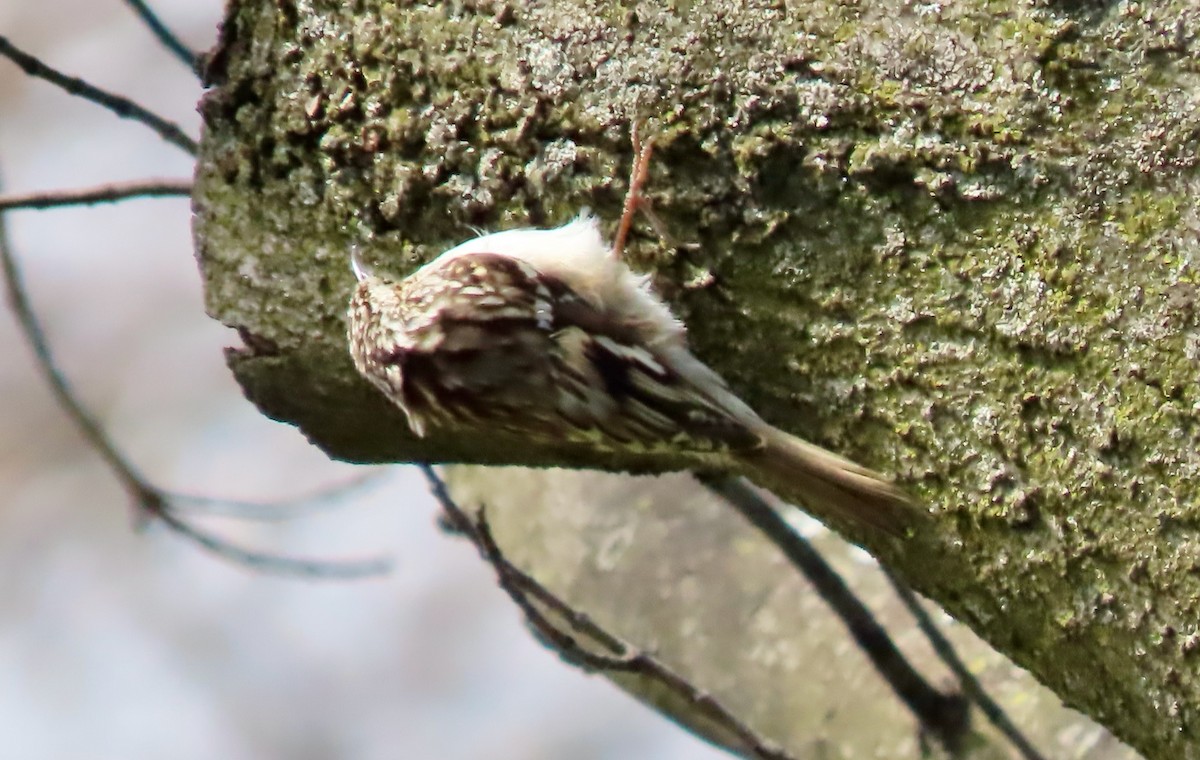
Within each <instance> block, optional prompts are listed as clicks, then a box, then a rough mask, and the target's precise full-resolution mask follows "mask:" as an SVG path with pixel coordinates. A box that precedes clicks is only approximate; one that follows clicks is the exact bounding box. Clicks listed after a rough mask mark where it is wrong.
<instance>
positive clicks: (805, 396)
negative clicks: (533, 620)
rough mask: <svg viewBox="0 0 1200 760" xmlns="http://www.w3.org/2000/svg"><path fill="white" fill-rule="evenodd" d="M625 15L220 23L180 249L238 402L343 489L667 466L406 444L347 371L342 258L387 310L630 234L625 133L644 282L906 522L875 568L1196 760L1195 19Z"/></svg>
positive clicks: (877, 12) (1153, 745) (771, 11)
mask: <svg viewBox="0 0 1200 760" xmlns="http://www.w3.org/2000/svg"><path fill="white" fill-rule="evenodd" d="M626 7H627V6H626V4H621V3H613V2H600V0H594V1H593V2H591V3H583V4H580V3H561V4H552V3H527V4H522V5H521V6H520V7H519V8H518V7H515V6H513V5H512V4H507V5H505V4H489V3H464V4H460V5H456V6H454V9H453V10H447V9H446V8H443V7H437V8H433V7H430V6H411V7H410V6H404V7H399V6H396V5H394V4H390V3H382V2H381V3H372V2H368V3H364V4H362V5H361V6H355V7H354V8H356V9H357V15H356V16H352V15H351V14H352V13H353V12H354V10H353V9H351V8H350V7H338V8H337V9H336V10H330V11H328V13H329V15H326V16H322V17H321V18H319V19H314V18H299V17H297V16H296V15H295V14H289V13H287V12H282V11H280V10H279V9H278V7H277V6H276V5H274V4H271V3H267V2H260V1H258V0H255V1H253V2H252V1H251V0H244V1H243V2H241V3H236V2H235V3H233V4H232V5H231V7H230V12H229V14H230V15H229V18H228V20H227V23H226V24H225V27H224V37H223V40H222V44H221V46H220V47H219V49H218V50H217V51H216V52H215V54H214V55H213V56H212V58H211V59H210V62H209V70H208V76H209V78H210V80H211V82H212V84H213V85H214V89H213V91H212V93H211V95H210V96H209V97H208V98H207V99H206V102H205V105H204V116H205V120H206V125H207V130H206V137H205V142H204V145H203V147H202V151H201V159H200V160H201V165H200V171H199V175H198V183H197V190H196V200H195V203H196V207H197V213H198V217H197V227H196V237H197V245H198V250H199V254H200V258H201V263H202V266H203V268H204V274H205V278H206V281H207V285H208V304H209V308H210V310H211V311H212V313H213V314H214V316H216V317H217V318H218V319H220V320H222V321H223V322H225V323H227V324H230V325H234V326H236V327H238V328H239V329H240V330H241V332H242V335H243V336H244V339H245V342H246V346H245V347H244V348H242V349H239V350H237V351H234V352H232V353H231V355H230V362H231V365H232V367H233V369H234V371H235V373H236V374H237V376H238V378H239V380H240V381H241V383H242V384H243V387H244V388H245V389H246V392H247V395H248V396H249V397H250V398H251V399H252V400H254V401H255V402H256V403H258V404H259V405H260V407H261V408H262V409H263V410H264V412H266V413H267V414H270V415H272V416H274V417H277V418H280V419H285V420H288V421H291V422H293V423H295V424H298V425H300V426H301V428H302V429H303V430H304V431H305V432H306V433H307V434H308V435H309V436H310V437H311V438H312V439H313V440H314V441H315V442H317V443H318V444H319V445H321V446H322V447H324V448H325V449H326V450H327V451H329V452H330V453H331V454H333V455H334V456H339V457H343V458H346V459H351V460H358V461H385V460H397V459H400V460H402V459H427V460H434V461H467V462H481V463H523V464H529V465H566V466H571V465H587V466H594V467H610V468H618V469H629V470H634V471H639V472H645V471H655V470H661V469H669V468H671V467H673V466H675V465H677V464H678V462H672V461H670V460H669V459H655V460H645V459H642V458H635V457H617V456H614V457H607V458H602V459H598V458H596V457H594V456H591V455H589V453H588V452H586V451H581V450H578V449H571V448H557V447H556V448H538V447H534V446H531V445H528V444H527V443H526V442H520V441H511V440H503V439H502V438H500V437H498V436H492V435H481V436H479V437H476V438H472V439H467V438H464V437H459V438H447V437H432V438H430V439H428V440H420V441H419V440H417V439H415V438H414V437H412V436H411V434H409V433H408V431H407V429H406V427H405V425H404V423H403V420H402V419H401V417H400V415H399V414H398V413H397V412H396V411H395V410H393V409H390V408H389V407H388V406H387V405H386V403H385V402H384V401H383V400H382V399H381V398H380V397H379V396H378V394H375V393H374V392H373V391H372V390H371V389H370V388H368V387H366V386H365V385H364V384H363V383H362V382H361V381H360V380H359V379H358V378H357V377H355V375H354V374H353V370H352V368H351V367H350V363H349V360H348V358H347V357H346V351H345V345H344V336H343V324H342V314H343V311H344V308H345V298H346V296H347V295H348V293H349V289H350V284H351V279H352V278H351V275H350V271H349V264H348V255H347V251H348V249H349V246H350V245H351V244H352V243H358V244H361V245H363V250H364V258H365V260H367V261H368V262H369V263H370V264H371V265H372V266H375V267H377V268H382V269H385V270H387V269H390V270H394V271H395V272H397V273H403V272H406V271H408V270H410V269H411V268H413V267H414V266H416V265H417V263H418V262H419V261H421V260H425V259H427V258H429V257H430V256H432V255H434V254H435V253H437V252H438V251H440V250H441V249H443V248H445V247H446V246H447V245H449V244H450V243H452V242H457V241H459V240H461V239H463V238H465V237H468V236H469V235H470V234H472V233H471V231H470V227H471V225H480V226H486V227H488V228H492V229H494V228H500V227H506V226H515V225H521V224H535V225H543V224H550V223H557V222H561V221H565V220H566V219H567V218H569V217H570V216H571V215H573V214H574V213H576V212H577V211H578V210H579V209H580V208H581V207H583V206H591V207H592V208H594V209H596V210H597V212H598V213H599V214H600V215H601V216H602V217H603V218H606V219H611V220H615V219H616V218H617V216H618V210H619V202H620V198H621V197H622V195H623V193H624V186H623V182H624V179H623V178H624V176H625V170H626V167H627V166H628V164H629V159H630V157H629V156H628V149H627V129H628V125H629V123H630V122H632V121H633V120H634V119H635V118H644V119H647V120H648V121H649V124H648V128H649V129H651V130H653V131H654V132H655V133H656V134H657V135H658V139H657V154H656V155H657V162H656V164H655V165H654V168H653V172H652V177H651V179H650V182H649V186H648V193H649V195H650V196H651V197H652V199H653V201H654V205H655V209H656V211H657V214H658V216H659V217H660V218H661V220H662V221H663V223H664V225H665V229H666V231H667V232H668V233H669V234H670V235H671V237H672V238H674V239H677V240H681V241H683V242H686V243H692V242H695V243H699V246H698V248H697V249H695V250H688V251H682V250H679V251H673V250H669V249H664V247H663V246H662V245H660V244H659V243H658V242H657V238H649V237H642V238H640V239H639V238H636V237H635V239H634V240H633V241H631V245H630V247H629V250H628V256H629V260H630V261H632V262H635V263H636V264H637V265H638V266H640V267H641V268H643V269H646V270H653V271H654V272H655V274H656V277H657V281H658V282H659V284H660V286H661V288H662V289H663V291H664V292H665V293H666V294H667V295H668V296H669V297H670V298H671V300H672V301H673V303H674V304H675V305H676V307H677V308H678V309H679V310H680V311H681V312H682V313H683V314H684V315H685V316H686V318H687V321H688V324H689V327H690V329H691V336H692V343H693V347H694V348H695V351H696V353H697V354H698V355H699V356H701V357H702V358H703V359H704V360H705V361H707V362H709V363H710V364H711V365H712V366H714V367H715V368H716V369H718V370H719V371H721V372H722V373H723V374H724V375H725V376H726V377H727V378H728V379H729V380H730V382H731V384H732V385H733V386H734V387H735V388H736V389H737V391H738V392H739V393H741V394H743V395H744V396H745V397H747V399H748V400H750V401H751V402H752V403H753V405H754V406H755V407H756V408H757V409H759V410H760V411H761V412H762V413H763V415H764V416H765V417H767V418H768V419H769V420H770V421H772V422H773V423H775V424H778V425H780V426H782V427H785V428H788V429H790V430H793V431H795V432H798V433H800V434H803V435H806V436H808V437H810V438H812V439H813V440H815V441H816V442H818V443H821V444H823V445H826V446H828V447H830V448H833V449H835V450H837V451H839V452H842V453H845V454H847V455H850V456H851V457H853V458H855V459H858V460H861V461H862V462H863V463H864V464H866V465H868V466H871V467H872V468H874V469H878V470H881V471H885V472H889V473H894V474H895V475H896V476H897V478H898V479H899V480H900V481H901V482H902V483H903V484H905V485H906V487H908V488H909V489H910V490H911V491H912V492H913V493H914V495H916V496H917V497H919V498H920V499H921V500H922V501H923V502H924V503H926V504H928V505H929V507H930V509H931V512H932V513H933V516H934V519H933V521H932V527H931V528H930V529H929V530H928V531H926V532H923V533H922V535H919V536H917V537H916V538H915V539H911V540H909V541H908V542H904V543H897V544H891V543H888V542H883V541H878V540H874V539H871V538H869V537H866V538H865V539H864V540H865V541H866V542H867V544H868V548H869V549H871V550H872V551H873V552H874V553H876V554H877V555H878V556H879V557H880V558H881V559H883V560H884V561H885V562H887V563H888V564H889V565H890V566H891V567H892V568H893V569H894V570H895V571H896V572H897V573H899V574H900V575H901V576H903V578H904V579H905V580H906V581H907V582H909V583H910V584H911V585H912V586H913V587H914V588H916V589H918V590H920V591H921V592H922V593H924V594H926V595H927V596H929V597H930V598H932V599H935V600H937V601H938V602H939V603H941V604H943V605H944V606H946V607H947V609H949V610H950V611H951V612H953V613H954V614H955V615H956V616H957V617H958V618H959V619H961V620H963V621H964V622H966V623H968V624H969V625H971V626H972V628H974V629H975V630H976V631H978V632H979V633H980V634H981V635H982V636H984V637H986V638H987V639H988V640H989V641H990V642H991V643H993V644H994V645H996V646H997V647H998V648H1000V649H1001V650H1002V651H1004V652H1006V653H1007V654H1009V655H1010V656H1012V657H1013V658H1014V659H1015V660H1016V661H1018V662H1019V663H1021V664H1022V665H1024V666H1025V667H1028V668H1029V669H1030V670H1031V671H1032V672H1034V673H1035V674H1036V675H1037V676H1038V677H1039V678H1040V679H1041V680H1043V681H1044V682H1045V683H1047V684H1048V685H1050V686H1051V687H1052V688H1054V689H1055V691H1057V692H1058V693H1059V694H1060V695H1061V696H1062V697H1063V698H1064V699H1065V700H1066V701H1067V702H1068V703H1069V704H1071V705H1074V706H1077V707H1079V708H1080V709H1082V710H1085V711H1086V712H1088V713H1089V714H1090V715H1092V716H1093V717H1095V718H1097V719H1098V720H1100V721H1102V722H1104V723H1105V724H1106V725H1108V726H1110V727H1111V728H1112V729H1114V730H1115V731H1116V732H1117V733H1118V734H1119V735H1120V736H1122V737H1123V738H1124V739H1126V740H1127V741H1129V742H1130V743H1132V744H1133V745H1134V746H1136V747H1137V748H1138V749H1140V750H1141V751H1142V752H1143V753H1145V754H1146V755H1147V756H1149V757H1154V758H1177V757H1187V756H1189V754H1195V753H1197V752H1200V749H1197V747H1198V746H1200V745H1198V744H1197V738H1196V735H1197V732H1200V727H1197V725H1196V721H1197V720H1198V719H1200V718H1197V716H1198V715H1200V681H1198V680H1197V679H1198V678H1200V677H1198V676H1197V675H1196V674H1197V670H1196V668H1195V667H1193V666H1192V665H1191V658H1192V657H1194V656H1195V650H1196V648H1197V647H1196V635H1195V634H1196V632H1195V620H1197V619H1198V618H1200V575H1198V574H1197V573H1196V572H1195V568H1196V567H1197V563H1196V560H1195V557H1196V556H1198V555H1200V540H1198V539H1200V535H1198V533H1197V530H1198V526H1200V506H1198V505H1200V454H1198V453H1197V450H1198V449H1197V446H1196V445H1195V430H1196V429H1200V428H1198V427H1197V423H1200V412H1198V411H1197V410H1198V409H1200V399H1198V398H1196V397H1195V396H1196V394H1195V388H1196V384H1195V357H1196V356H1197V355H1200V348H1197V347H1198V346H1200V322H1198V320H1197V317H1196V313H1197V309H1196V305H1195V295H1194V293H1195V288H1194V282H1195V280H1196V272H1195V267H1196V264H1195V262H1196V261H1197V254H1198V253H1200V251H1198V248H1197V232H1196V230H1197V229H1200V212H1198V211H1197V207H1196V204H1195V202H1194V197H1195V191H1194V188H1195V185H1196V181H1197V177H1196V168H1195V167H1196V160H1197V154H1198V152H1200V151H1198V150H1197V135H1200V115H1198V111H1197V109H1196V108H1195V105H1194V102H1193V99H1192V97H1191V95H1190V93H1191V92H1192V91H1193V90H1194V87H1192V86H1191V79H1192V78H1193V77H1194V72H1195V71H1196V61H1197V55H1198V54H1197V51H1196V49H1195V43H1194V41H1193V37H1192V36H1190V35H1189V34H1188V33H1187V29H1189V28H1190V27H1189V24H1190V23H1192V21H1194V20H1195V15H1194V14H1195V9H1194V8H1191V6H1190V4H1189V3H1187V2H1185V0H1175V2H1165V3H1157V4H1140V5H1136V6H1132V5H1111V4H1081V3H1047V4H1038V5H1032V4H1020V3H1012V4H1011V7H1009V6H997V5H996V3H956V4H952V5H946V4H943V5H939V6H936V7H934V6H920V8H917V7H916V6H912V5H911V4H909V3H905V2H900V1H899V0H896V2H884V3H875V4H870V5H868V6H863V5H861V4H848V5H847V4H841V3H823V2H813V3H808V4H805V5H804V6H803V7H795V6H792V5H790V4H780V3H773V2H766V1H765V0H764V2H755V3H727V2H723V1H722V0H702V1H701V2H696V3H692V4H690V5H689V13H688V14H687V15H686V16H684V15H673V13H672V11H670V10H669V9H668V7H667V6H666V5H665V4H649V3H644V4H639V5H638V6H637V8H636V11H629V10H626ZM1002 8H1003V12H1002ZM997 29H1000V30H1002V31H1003V33H996V31H997ZM551 503H552V502H551V500H550V499H547V500H546V508H547V509H549V508H550V506H549V505H550V504H551ZM530 510H531V512H527V513H525V515H524V517H523V518H522V519H523V520H533V517H532V515H533V514H535V513H537V512H536V507H532V506H531V507H530ZM538 514H540V513H538ZM594 519H595V520H599V521H602V520H603V519H604V516H603V515H597V516H595V517H594ZM630 519H631V520H634V524H633V526H631V528H630V530H631V531H632V533H633V534H634V535H640V533H639V531H638V530H637V529H636V524H637V518H635V517H634V518H630ZM493 523H494V527H495V529H496V530H497V533H502V532H503V526H502V524H501V518H500V517H499V516H497V515H495V514H493ZM835 527H844V526H835ZM560 538H561V537H560ZM859 538H863V537H859ZM535 572H539V571H537V570H536V569H535ZM543 572H550V573H553V572H555V570H554V569H553V566H549V567H547V568H545V569H544V570H543ZM731 577H735V578H736V577H737V575H736V573H734V575H732V576H731Z"/></svg>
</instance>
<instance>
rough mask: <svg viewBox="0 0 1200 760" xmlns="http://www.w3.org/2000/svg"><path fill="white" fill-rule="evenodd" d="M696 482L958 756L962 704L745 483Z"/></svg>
mask: <svg viewBox="0 0 1200 760" xmlns="http://www.w3.org/2000/svg"><path fill="white" fill-rule="evenodd" d="M701 482H702V483H703V484H704V486H705V487H706V488H708V489H709V490H710V491H712V492H713V493H715V494H717V495H718V496H720V497H721V498H722V499H724V500H725V501H726V502H728V503H729V504H730V505H731V506H733V507H734V508H735V509H737V510H738V511H739V512H741V513H742V515H743V516H744V517H745V518H746V519H747V520H749V521H750V522H751V524H753V525H754V526H755V527H756V528H758V530H759V531H760V532H761V533H762V534H763V535H764V536H765V537H766V538H767V539H768V540H769V541H771V543H773V544H775V546H776V547H778V548H779V550H780V551H782V552H783V554H784V556H786V557H787V558H788V560H789V561H790V562H791V563H792V564H793V565H794V566H795V567H796V568H798V569H799V570H800V571H801V572H802V573H803V574H804V576H805V578H807V579H808V580H809V582H810V583H812V584H813V586H814V588H816V590H817V593H818V594H820V595H821V598H822V599H824V600H825V602H826V603H827V604H828V605H829V606H830V607H831V608H832V609H833V611H834V613H835V614H837V616H838V617H839V618H840V619H841V620H842V622H843V623H844V624H845V626H846V627H847V628H848V629H849V630H850V635H852V636H853V637H854V640H855V641H857V642H858V645H859V647H861V648H862V650H863V652H864V653H865V654H866V655H867V657H868V658H870V660H871V662H872V664H874V666H875V669H876V670H877V671H879V674H880V675H881V676H883V678H884V680H885V681H887V683H888V685H889V686H891V687H892V690H893V691H894V692H895V693H896V695H897V696H899V697H900V700H901V701H902V702H904V704H906V705H907V706H908V708H909V709H910V710H911V711H912V713H913V714H914V715H915V716H916V717H917V720H918V721H919V722H920V724H921V726H922V728H923V729H924V730H926V731H928V732H929V733H931V734H933V735H934V736H936V737H938V739H939V741H941V742H942V744H943V745H944V746H945V747H946V748H947V749H948V750H949V751H950V752H951V753H952V754H954V753H957V752H959V751H961V747H962V743H963V740H964V738H965V737H966V735H967V732H968V730H969V719H970V712H969V709H968V706H969V705H968V703H967V701H966V700H965V699H963V698H962V696H960V695H957V694H943V693H942V692H940V691H938V690H937V689H935V688H934V687H933V686H931V685H930V684H929V683H928V682H927V681H926V680H925V679H924V678H923V677H922V676H921V674H920V673H918V672H917V670H916V669H915V668H914V667H913V666H912V665H911V664H910V663H909V662H908V660H907V659H906V658H905V657H904V655H903V654H902V653H901V652H900V650H899V648H898V647H897V646H896V644H895V642H893V641H892V639H891V637H890V636H889V635H888V632H887V630H886V629H884V627H883V626H882V625H880V624H879V622H878V621H877V620H875V617H874V615H872V614H871V611H870V610H868V609H867V607H866V606H865V605H864V604H863V603H862V602H861V601H860V600H859V599H858V597H857V596H855V595H854V592H853V591H851V590H850V588H849V586H847V585H846V582H845V581H844V580H843V579H842V577H841V576H840V575H838V573H837V571H836V570H834V569H833V568H832V567H830V565H829V564H828V563H827V562H826V561H825V559H824V558H823V557H822V556H821V555H820V554H819V553H818V552H817V551H816V549H814V548H813V547H812V545H811V544H809V543H808V541H806V540H804V538H803V537H802V536H801V535H800V534H799V533H797V532H796V531H795V530H793V529H792V527H791V526H790V525H789V524H788V523H787V521H786V520H785V519H783V517H782V516H781V515H780V514H779V512H778V511H776V509H775V508H774V507H772V506H771V505H770V504H769V503H767V501H766V500H765V499H763V498H762V497H761V496H759V495H758V493H757V492H756V491H755V490H754V489H753V488H752V487H751V486H750V485H749V484H747V483H746V481H745V480H743V479H741V478H728V477H726V478H721V479H719V480H713V481H709V480H701Z"/></svg>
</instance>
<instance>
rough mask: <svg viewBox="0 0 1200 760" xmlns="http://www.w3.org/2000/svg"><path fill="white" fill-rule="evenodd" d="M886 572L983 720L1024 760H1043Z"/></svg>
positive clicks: (915, 602) (916, 603) (908, 592)
mask: <svg viewBox="0 0 1200 760" xmlns="http://www.w3.org/2000/svg"><path fill="white" fill-rule="evenodd" d="M883 572H884V574H885V575H887V579H888V581H890V582H891V584H892V588H894V589H895V590H896V594H897V595H898V596H899V597H900V600H901V601H902V602H904V606H905V607H907V608H908V611H909V612H910V613H911V614H912V616H913V617H914V618H915V619H916V621H917V626H918V627H919V628H920V629H921V631H922V632H923V633H924V634H925V638H927V639H929V643H930V644H931V645H932V646H933V650H934V651H935V652H936V653H937V655H938V657H939V658H940V659H941V660H942V662H944V663H945V664H946V666H947V667H948V668H950V670H951V671H953V673H954V675H955V677H956V678H957V679H958V683H959V685H960V686H961V687H962V690H963V693H964V694H966V695H967V697H968V698H970V700H971V701H972V702H974V703H975V704H976V705H978V706H979V710H980V711H981V712H982V713H983V714H984V717H986V718H987V719H988V720H989V721H990V722H991V724H992V725H994V726H995V727H996V729H997V730H998V731H1000V733H1002V734H1004V736H1005V737H1006V738H1007V739H1008V740H1009V741H1010V742H1012V744H1013V746H1014V747H1016V748H1017V751H1018V752H1020V753H1021V756H1022V757H1024V758H1026V760H1044V757H1043V756H1042V754H1041V753H1040V752H1038V750H1037V748H1036V747H1034V746H1033V744H1032V743H1031V742H1030V741H1029V739H1028V738H1026V737H1025V735H1024V734H1023V733H1021V730H1020V729H1019V728H1017V726H1016V724H1015V723H1013V721H1012V719H1011V718H1009V717H1008V714H1007V713H1005V712H1004V708H1002V707H1001V706H1000V705H999V703H997V702H996V701H995V700H993V699H992V698H991V696H989V695H988V693H987V691H986V690H985V689H984V688H983V684H981V683H980V682H979V679H978V678H976V677H975V675H974V674H973V673H971V671H970V670H969V669H968V668H967V665H966V663H964V662H963V661H962V658H961V657H959V656H958V652H956V651H955V649H954V645H953V644H951V643H950V640H949V639H947V638H946V637H945V636H943V635H942V632H941V630H940V629H939V628H938V627H937V624H936V623H934V622H933V619H932V618H931V617H930V616H929V613H928V612H926V611H925V608H924V607H923V606H921V602H920V600H919V599H917V595H916V594H915V593H914V592H913V590H912V589H911V588H909V587H908V584H906V583H905V582H904V581H902V580H900V579H899V578H897V577H896V576H895V575H894V574H893V573H892V572H891V571H890V570H888V569H887V568H884V570H883Z"/></svg>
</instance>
